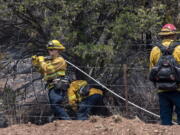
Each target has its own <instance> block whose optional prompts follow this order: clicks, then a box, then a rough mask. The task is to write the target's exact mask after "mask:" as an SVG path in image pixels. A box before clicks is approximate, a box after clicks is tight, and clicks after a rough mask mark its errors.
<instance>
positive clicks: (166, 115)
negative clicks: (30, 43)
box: [158, 92, 173, 125]
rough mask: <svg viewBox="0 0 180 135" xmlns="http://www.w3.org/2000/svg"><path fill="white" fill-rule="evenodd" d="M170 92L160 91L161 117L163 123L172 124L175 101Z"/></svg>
mask: <svg viewBox="0 0 180 135" xmlns="http://www.w3.org/2000/svg"><path fill="white" fill-rule="evenodd" d="M169 94H170V93H169V92H166V93H165V92H164V93H159V94H158V95H159V105H160V118H161V124H162V125H172V113H173V103H172V101H171V99H169Z"/></svg>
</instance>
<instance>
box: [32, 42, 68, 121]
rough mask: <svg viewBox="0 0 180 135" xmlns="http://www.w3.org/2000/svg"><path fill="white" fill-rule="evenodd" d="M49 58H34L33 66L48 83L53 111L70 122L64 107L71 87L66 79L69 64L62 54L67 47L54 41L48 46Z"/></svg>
mask: <svg viewBox="0 0 180 135" xmlns="http://www.w3.org/2000/svg"><path fill="white" fill-rule="evenodd" d="M47 50H48V53H49V56H48V57H44V56H32V64H33V65H34V66H35V67H37V68H38V69H39V72H40V73H41V74H42V75H43V79H44V80H45V81H46V82H47V84H46V86H47V88H48V89H49V91H48V96H49V102H50V104H51V109H52V111H53V112H54V115H55V116H56V117H57V118H58V119H62V120H70V117H69V115H68V114H67V112H66V111H65V109H64V107H63V106H62V104H63V102H64V98H65V95H66V91H67V88H68V86H69V82H68V79H67V77H66V69H67V63H66V61H65V60H64V58H63V57H62V56H61V55H60V53H61V52H62V51H63V50H65V47H64V46H63V45H62V44H61V43H60V42H59V41H58V40H52V41H50V42H48V44H47Z"/></svg>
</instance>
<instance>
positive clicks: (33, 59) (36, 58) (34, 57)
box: [31, 55, 38, 66]
mask: <svg viewBox="0 0 180 135" xmlns="http://www.w3.org/2000/svg"><path fill="white" fill-rule="evenodd" d="M31 58H32V64H33V65H34V66H37V65H38V57H37V56H36V55H34V56H32V57H31Z"/></svg>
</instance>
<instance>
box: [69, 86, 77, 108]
mask: <svg viewBox="0 0 180 135" xmlns="http://www.w3.org/2000/svg"><path fill="white" fill-rule="evenodd" d="M75 92H76V88H75V87H74V85H73V83H71V84H70V87H69V88H68V92H67V95H68V100H69V104H70V105H71V106H73V105H75V104H76V102H77V97H76V94H75Z"/></svg>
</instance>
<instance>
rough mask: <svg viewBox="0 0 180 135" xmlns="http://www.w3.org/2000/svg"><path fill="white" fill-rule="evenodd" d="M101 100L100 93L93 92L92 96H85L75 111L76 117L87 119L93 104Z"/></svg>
mask: <svg viewBox="0 0 180 135" xmlns="http://www.w3.org/2000/svg"><path fill="white" fill-rule="evenodd" d="M101 100H102V95H100V94H94V95H92V96H89V97H87V98H85V99H84V100H83V101H82V102H81V103H80V104H79V109H78V112H77V119H78V120H87V119H88V115H89V114H90V112H91V109H92V108H93V106H94V105H96V104H98V102H101Z"/></svg>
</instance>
